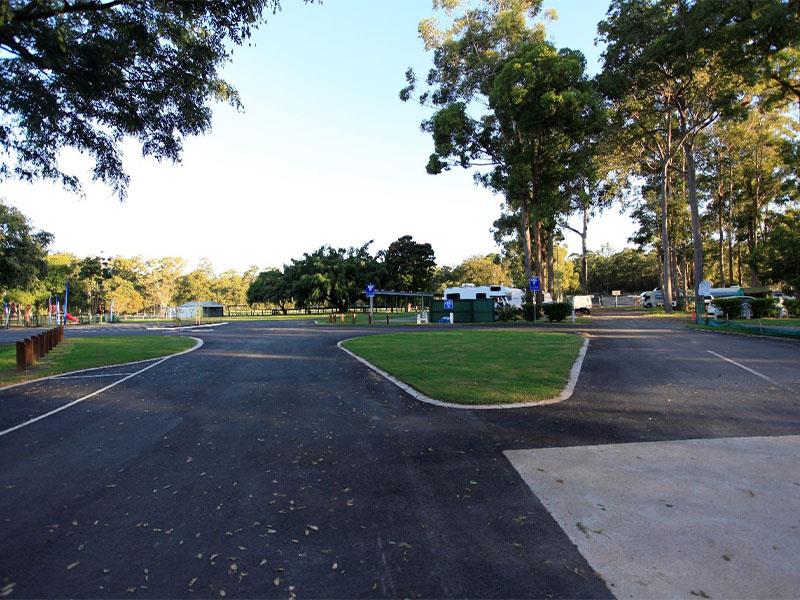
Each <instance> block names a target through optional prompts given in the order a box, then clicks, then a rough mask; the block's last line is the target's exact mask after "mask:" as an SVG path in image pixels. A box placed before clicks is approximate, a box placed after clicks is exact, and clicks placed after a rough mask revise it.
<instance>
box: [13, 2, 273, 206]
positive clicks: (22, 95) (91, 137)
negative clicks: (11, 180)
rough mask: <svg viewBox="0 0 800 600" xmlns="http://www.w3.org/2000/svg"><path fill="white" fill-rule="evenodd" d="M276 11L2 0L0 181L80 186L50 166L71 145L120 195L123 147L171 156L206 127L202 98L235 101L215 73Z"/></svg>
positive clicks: (256, 5) (259, 5) (257, 5)
mask: <svg viewBox="0 0 800 600" xmlns="http://www.w3.org/2000/svg"><path fill="white" fill-rule="evenodd" d="M278 7H279V1H278V0H237V1H235V2H234V1H218V2H208V1H205V0H184V1H182V2H172V3H170V2H162V1H161V0H141V1H139V2H135V3H133V2H127V1H126V2H120V1H113V2H99V1H98V2H83V1H81V2H28V1H27V0H10V1H9V0H5V1H4V2H0V49H2V54H3V59H2V60H0V106H2V111H3V113H4V118H3V120H2V121H1V122H0V151H2V154H3V155H4V156H3V162H2V163H0V176H11V175H13V176H17V177H19V178H22V179H25V180H31V179H36V178H44V179H52V180H58V181H60V182H61V183H62V184H63V185H64V186H65V187H67V188H68V189H72V190H79V189H80V182H79V181H78V178H77V177H76V176H74V175H72V174H69V173H65V172H63V171H62V170H61V167H60V166H59V164H58V161H57V157H58V155H59V151H60V150H61V149H62V148H65V147H71V148H75V149H77V150H79V151H80V152H82V153H84V154H86V155H88V156H89V157H91V158H92V159H93V161H94V168H93V171H92V176H93V178H94V179H99V180H102V181H104V182H106V183H107V184H109V185H110V186H111V187H112V188H113V190H114V192H115V193H116V194H117V195H118V196H119V197H120V198H124V196H125V192H126V188H127V185H128V176H127V174H126V173H125V171H124V169H123V165H122V157H121V152H120V142H121V140H122V139H123V138H125V137H132V138H135V139H136V140H137V141H138V142H139V143H140V145H141V149H142V152H143V153H144V154H145V155H150V156H153V157H155V158H157V159H159V160H161V159H167V160H172V161H176V160H179V159H180V156H181V152H182V149H183V140H184V139H185V138H186V137H187V136H191V135H196V134H199V133H203V132H205V131H207V130H208V129H209V128H210V124H211V108H210V106H209V102H210V101H211V100H220V101H224V102H227V103H229V104H231V105H233V106H234V107H237V108H238V107H239V106H240V102H239V97H238V94H237V92H236V90H234V89H233V88H232V87H231V86H230V85H229V84H228V83H227V82H225V81H223V80H222V79H221V78H220V73H219V71H220V68H221V67H222V65H223V64H224V63H225V62H227V61H228V60H229V58H230V54H231V47H233V46H235V45H240V44H242V43H243V42H244V41H245V40H247V38H249V36H250V33H251V30H252V28H254V27H256V26H257V25H258V24H259V23H260V22H261V21H262V20H263V16H262V15H263V13H264V12H265V11H266V10H273V11H274V10H276V9H277V8H278ZM7 159H8V161H7Z"/></svg>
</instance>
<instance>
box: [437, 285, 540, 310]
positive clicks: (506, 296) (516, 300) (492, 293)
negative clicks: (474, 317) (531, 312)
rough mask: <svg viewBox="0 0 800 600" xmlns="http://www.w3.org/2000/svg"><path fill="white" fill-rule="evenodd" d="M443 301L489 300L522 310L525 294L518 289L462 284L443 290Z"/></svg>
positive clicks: (502, 286)
mask: <svg viewBox="0 0 800 600" xmlns="http://www.w3.org/2000/svg"><path fill="white" fill-rule="evenodd" d="M444 298H445V300H481V299H484V298H491V299H493V300H494V301H495V304H497V305H508V306H516V307H517V308H522V303H523V302H524V301H525V294H524V293H523V291H522V290H521V289H519V288H512V287H506V286H504V285H502V284H501V285H475V284H474V283H464V284H462V285H460V286H458V287H449V288H445V290H444Z"/></svg>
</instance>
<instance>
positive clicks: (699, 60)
mask: <svg viewBox="0 0 800 600" xmlns="http://www.w3.org/2000/svg"><path fill="white" fill-rule="evenodd" d="M698 4H699V2H693V1H691V0H614V1H613V2H612V4H611V8H610V9H609V13H608V17H607V19H606V20H605V21H603V22H602V23H600V25H599V31H600V33H601V39H603V40H604V41H605V42H606V43H607V47H606V51H605V53H604V80H605V86H604V87H605V89H606V90H607V91H610V95H611V97H612V98H613V99H615V100H617V101H620V102H623V103H624V102H626V101H630V100H635V101H636V102H637V103H640V104H641V106H643V107H645V108H646V109H647V111H648V112H649V113H651V114H652V115H653V116H656V117H657V118H658V119H659V120H660V121H661V123H662V132H661V134H660V135H659V136H658V137H660V139H661V143H660V145H661V146H662V149H663V150H660V151H659V153H658V154H659V155H660V158H661V165H662V174H661V178H662V186H664V189H662V219H666V210H665V209H666V205H667V199H666V196H667V190H666V186H667V184H668V183H667V182H668V176H667V172H668V170H669V168H670V167H672V166H674V157H675V150H677V149H680V151H681V152H682V154H683V157H684V164H683V168H682V169H681V171H682V174H683V176H684V179H685V182H686V191H687V196H688V203H689V208H690V212H691V221H692V246H693V261H692V262H693V265H694V280H695V281H694V283H695V287H696V286H698V285H699V284H700V281H701V280H702V279H703V278H704V262H703V238H702V231H701V222H700V208H699V201H698V195H697V181H696V164H695V162H696V156H695V145H696V142H697V138H698V136H699V135H701V134H702V132H703V131H704V130H705V129H706V128H707V127H709V126H710V125H711V124H712V123H714V122H715V121H716V120H717V119H718V118H719V117H720V116H721V115H723V114H725V113H730V114H733V113H735V111H736V109H737V108H741V106H740V104H739V101H740V99H741V95H742V90H743V88H744V81H743V79H742V78H741V76H740V75H739V74H737V73H734V72H733V71H732V70H730V69H726V68H725V63H724V62H723V61H722V60H721V56H720V54H719V52H718V51H717V50H716V49H713V48H705V49H702V48H701V40H702V38H703V36H704V35H706V32H705V31H704V29H703V28H704V27H705V26H709V25H710V23H709V22H708V21H707V20H705V19H703V18H701V13H699V12H696V11H694V10H692V9H694V8H696V6H697V5H698ZM630 114H631V116H632V118H634V119H635V118H636V111H633V112H631V113H630ZM662 229H663V230H666V225H665V224H663V223H662ZM669 261H670V258H669V254H668V253H667V252H665V253H664V271H665V276H664V279H665V282H666V283H668V282H669V281H670V279H671V278H670V277H667V271H668V270H669V265H668V263H669ZM696 291H697V290H696V289H695V292H696ZM665 292H666V290H665ZM695 297H696V300H695V302H696V310H697V314H698V315H700V314H702V311H703V310H704V306H703V303H702V298H701V297H700V295H699V294H697V293H696V294H695ZM665 304H666V305H667V307H668V306H669V303H665Z"/></svg>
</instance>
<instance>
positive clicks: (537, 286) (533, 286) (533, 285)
mask: <svg viewBox="0 0 800 600" xmlns="http://www.w3.org/2000/svg"><path fill="white" fill-rule="evenodd" d="M528 288H529V289H530V290H531V292H533V324H534V325H536V294H537V293H538V292H539V290H541V289H542V284H541V283H540V282H539V278H538V277H537V276H536V275H534V276H533V277H531V279H530V281H529V282H528Z"/></svg>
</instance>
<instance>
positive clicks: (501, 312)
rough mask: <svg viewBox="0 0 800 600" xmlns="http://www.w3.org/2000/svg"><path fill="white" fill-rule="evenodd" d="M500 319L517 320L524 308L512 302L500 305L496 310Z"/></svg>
mask: <svg viewBox="0 0 800 600" xmlns="http://www.w3.org/2000/svg"><path fill="white" fill-rule="evenodd" d="M494 313H495V315H496V316H497V320H498V321H516V320H518V319H519V318H520V316H521V315H522V310H521V309H519V308H517V307H516V306H513V305H511V304H506V305H505V306H498V307H497V309H496V310H495V311H494Z"/></svg>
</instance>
